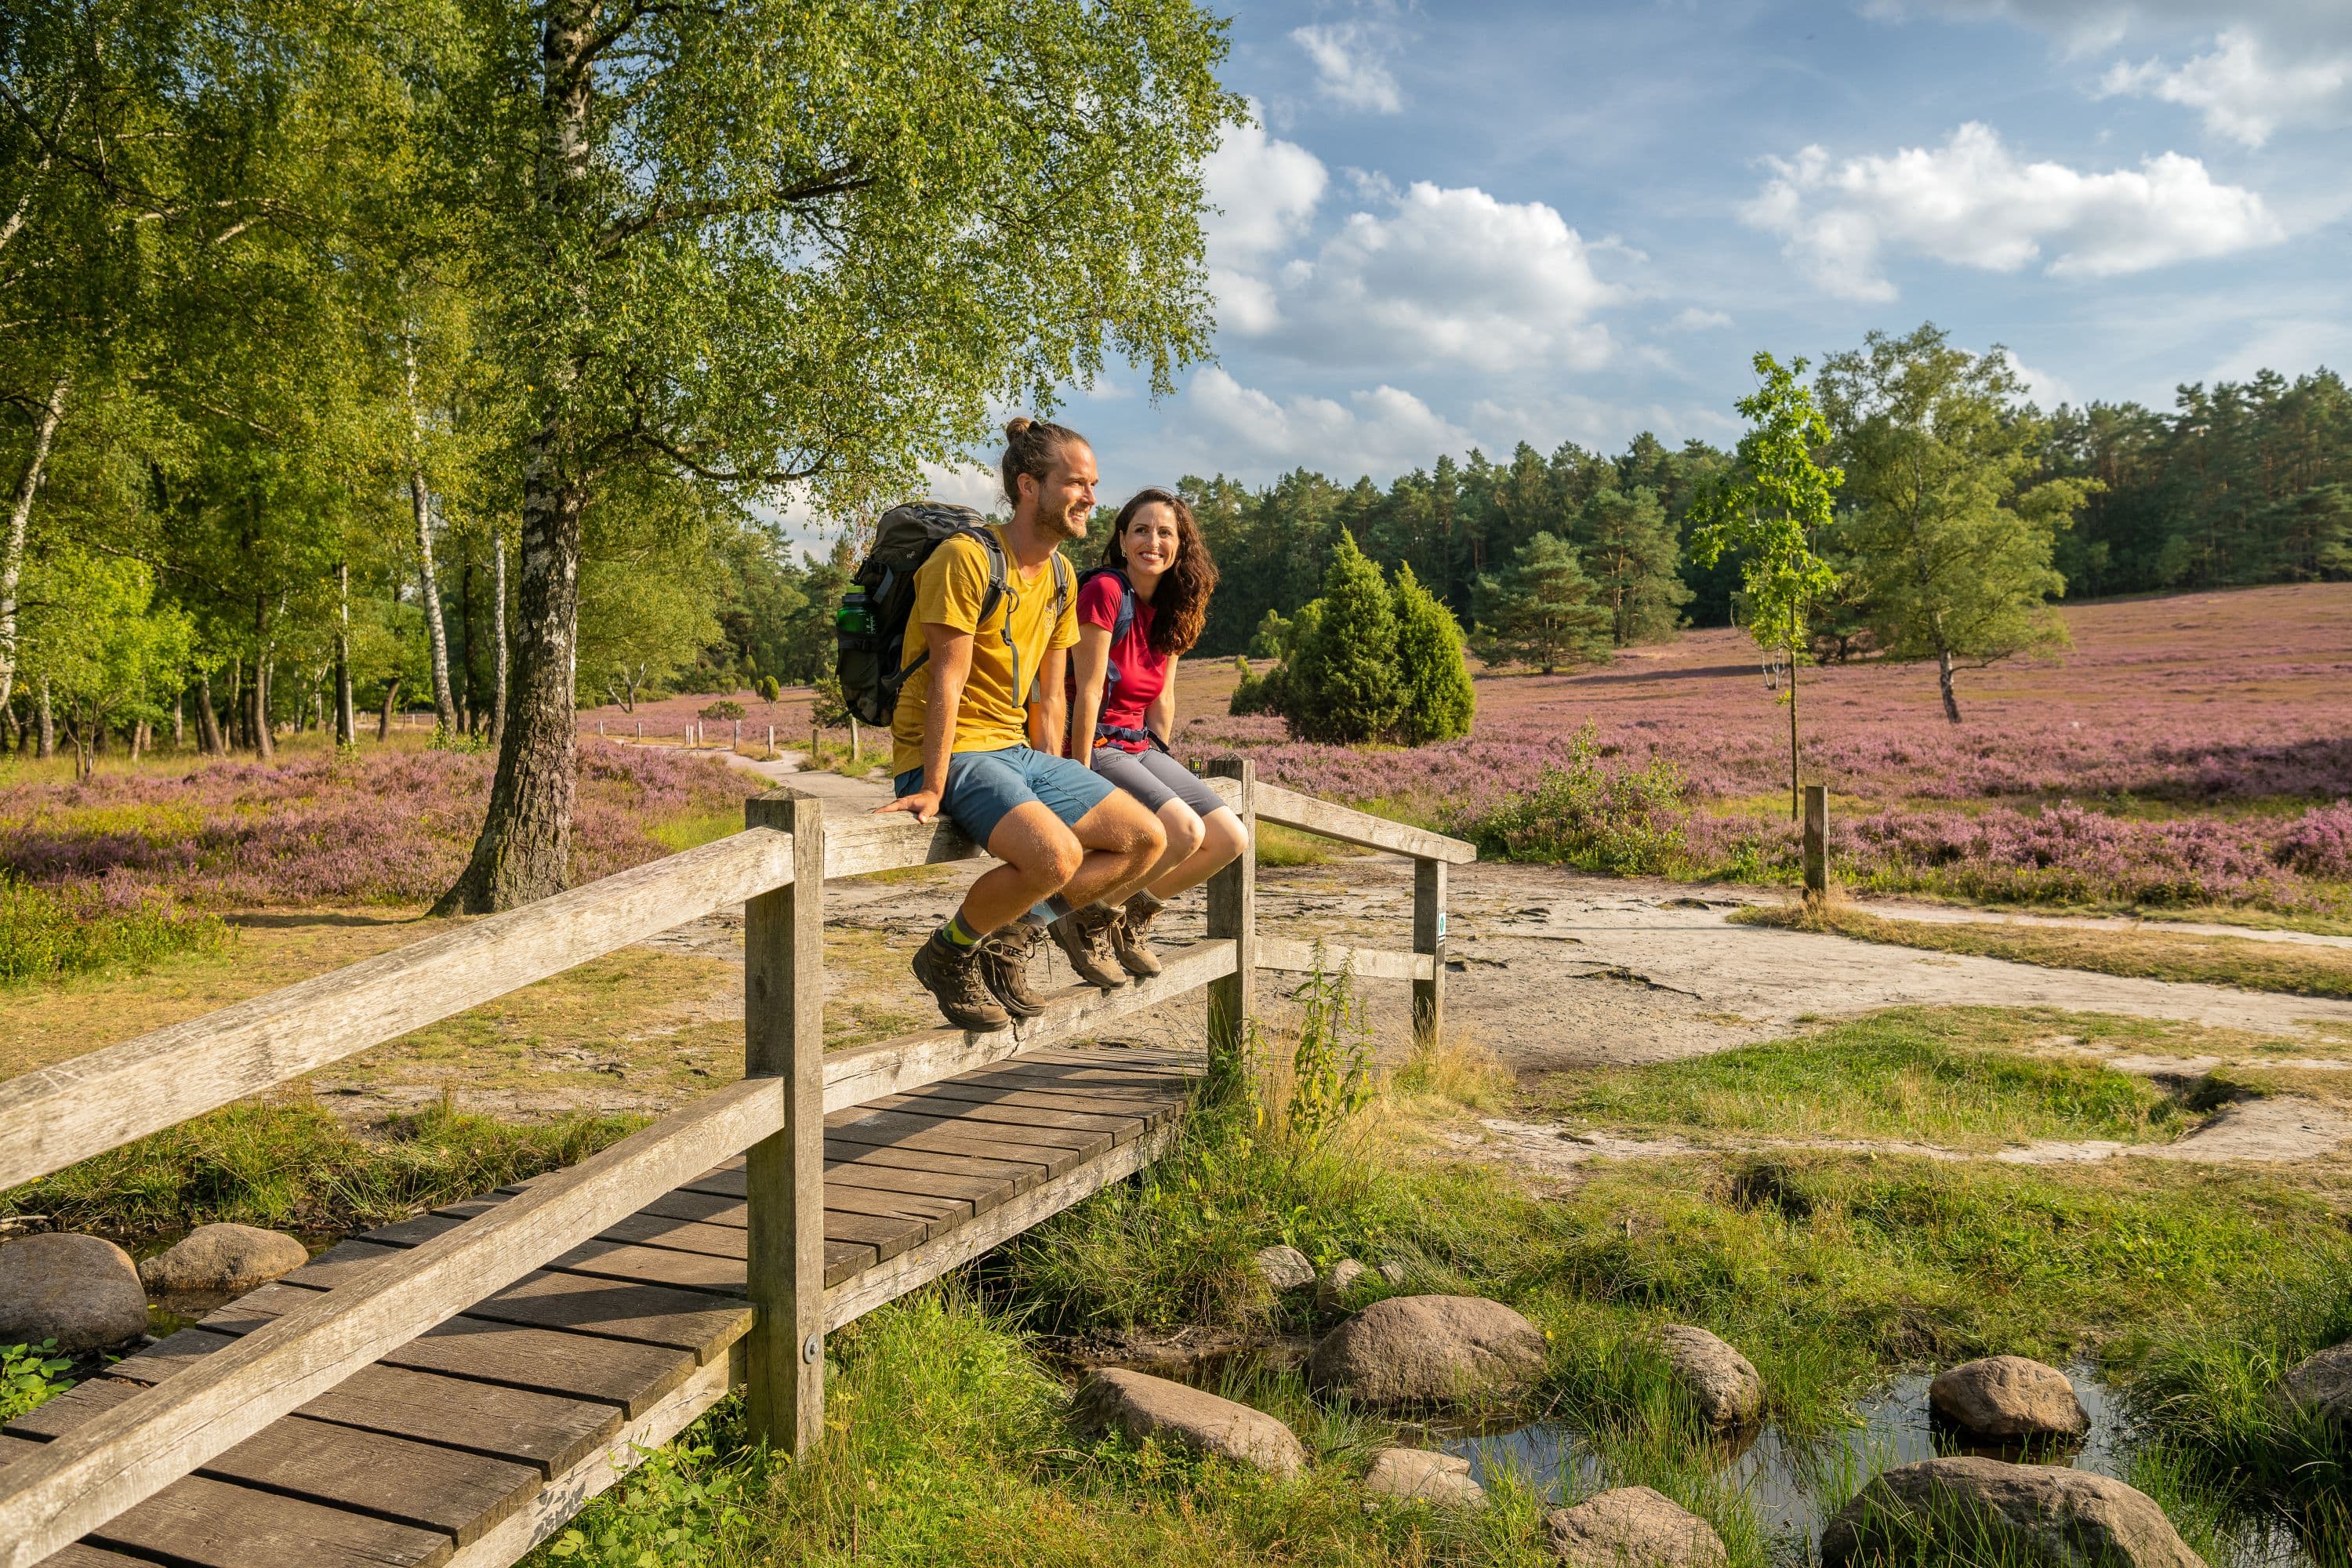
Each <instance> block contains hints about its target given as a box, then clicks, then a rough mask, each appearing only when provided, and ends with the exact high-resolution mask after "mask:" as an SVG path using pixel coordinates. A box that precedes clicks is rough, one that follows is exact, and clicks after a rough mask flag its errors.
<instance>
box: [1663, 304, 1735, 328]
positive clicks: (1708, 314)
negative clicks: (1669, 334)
mask: <svg viewBox="0 0 2352 1568" xmlns="http://www.w3.org/2000/svg"><path fill="white" fill-rule="evenodd" d="M1666 325H1668V326H1670V327H1672V328H1674V329H1675V331H1678V332H1706V331H1714V330H1715V329H1716V328H1717V327H1727V326H1729V325H1731V318H1730V317H1729V316H1727V315H1726V314H1724V313H1723V312H1722V311H1721V310H1700V309H1699V308H1698V307H1697V306H1696V305H1693V306H1691V307H1690V308H1689V309H1688V310H1677V311H1675V319H1674V320H1673V321H1668V322H1667V323H1666Z"/></svg>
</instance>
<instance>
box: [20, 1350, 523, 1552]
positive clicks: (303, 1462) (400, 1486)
mask: <svg viewBox="0 0 2352 1568" xmlns="http://www.w3.org/2000/svg"><path fill="white" fill-rule="evenodd" d="M140 1392H141V1385H139V1384H131V1383H123V1382H121V1381H119V1380H117V1379H114V1378H111V1377H94V1378H89V1379H86V1380H84V1381H83V1382H81V1383H78V1384H75V1385H74V1386H73V1387H72V1388H70V1389H68V1390H67V1391H66V1392H65V1393H63V1394H58V1396H57V1397H56V1398H54V1399H52V1400H50V1401H48V1403H47V1404H45V1405H42V1406H41V1407H40V1408H39V1409H37V1410H35V1411H33V1412H32V1413H31V1414H29V1415H26V1416H24V1417H22V1418H21V1419H19V1420H18V1421H16V1423H15V1424H14V1426H12V1427H11V1428H10V1429H11V1430H12V1431H15V1432H19V1433H22V1434H24V1435H26V1436H34V1437H47V1438H49V1439H51V1440H55V1439H56V1438H58V1437H61V1436H65V1435H66V1434H67V1433H68V1432H71V1431H72V1430H74V1429H75V1428H76V1427H78V1426H81V1425H82V1424H83V1423H84V1422H87V1421H89V1420H92V1419H94V1418H96V1417H97V1416H98V1415H101V1414H103V1413H104V1412H106V1411H108V1410H110V1409H112V1408H114V1407H115V1406H116V1405H121V1403H122V1402H123V1401H125V1400H127V1399H131V1398H135V1397H136V1396H137V1395H138V1394H139V1393H140ZM196 1473H197V1474H199V1475H203V1476H209V1477H211V1478H212V1479H214V1480H216V1481H233V1482H236V1483H238V1484H240V1485H244V1486H250V1487H257V1488H258V1489H261V1490H263V1491H269V1492H277V1493H278V1494H280V1495H281V1496H285V1497H299V1498H304V1499H307V1500H310V1501H311V1502H315V1503H323V1504H325V1505H326V1506H328V1507H330V1508H339V1509H345V1510H350V1511H352V1512H354V1513H364V1514H368V1515H370V1516H372V1517H373V1518H376V1519H388V1520H392V1521H394V1522H397V1523H401V1524H410V1525H414V1526H415V1527H416V1528H417V1529H419V1530H437V1531H440V1532H441V1533H443V1534H445V1535H446V1536H448V1537H450V1538H451V1539H452V1540H453V1541H455V1542H457V1544H458V1545H460V1546H463V1545H465V1544H467V1542H470V1541H472V1540H473V1539H474V1538H475V1537H476V1536H478V1535H479V1534H481V1532H482V1531H485V1530H487V1529H488V1528H489V1527H490V1526H491V1525H493V1524H496V1523H497V1522H498V1521H499V1520H502V1519H504V1518H505V1517H506V1516H507V1515H509V1514H510V1513H512V1512H513V1511H514V1510H516V1509H518V1508H520V1506H521V1505H522V1503H523V1500H525V1499H527V1498H529V1497H530V1495H531V1494H532V1493H534V1492H536V1491H538V1490H539V1489H540V1484H541V1481H542V1480H543V1479H545V1478H543V1477H542V1476H541V1474H540V1471H539V1468H538V1467H537V1466H535V1465H524V1464H517V1463H516V1462H514V1461H513V1460H510V1459H497V1458H487V1457H485V1456H483V1455H480V1454H471V1453H467V1452H466V1451H464V1450H463V1449H459V1448H451V1447H441V1446H440V1445H438V1444H435V1443H429V1442H427V1443H418V1442H412V1441H410V1440H409V1439H407V1438H404V1437H394V1436H388V1435H386V1434H384V1433H381V1432H371V1431H364V1430H361V1429H359V1428H356V1427H351V1426H329V1425H328V1424H326V1423H325V1422H322V1421H310V1420H306V1419H304V1418H303V1417H301V1416H299V1415H289V1416H287V1417H286V1418H285V1419H283V1420H280V1421H274V1422H272V1423H270V1424H269V1425H268V1426H264V1427H263V1428H262V1429H261V1430H260V1431H258V1432H257V1433H255V1434H254V1435H253V1436H250V1437H247V1439H246V1440H245V1441H244V1442H242V1443H239V1444H237V1445H236V1447H233V1448H228V1449H226V1450H224V1451H222V1452H221V1453H218V1454H215V1455H214V1456H213V1457H212V1458H210V1459H208V1460H206V1461H205V1466H204V1468H202V1469H201V1470H199V1471H197V1472H196Z"/></svg>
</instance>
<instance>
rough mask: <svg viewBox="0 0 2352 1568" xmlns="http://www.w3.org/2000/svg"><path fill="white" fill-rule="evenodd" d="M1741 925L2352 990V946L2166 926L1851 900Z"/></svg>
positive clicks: (2047, 961) (2142, 975)
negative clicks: (1862, 904) (1913, 915)
mask: <svg viewBox="0 0 2352 1568" xmlns="http://www.w3.org/2000/svg"><path fill="white" fill-rule="evenodd" d="M1730 919H1731V920H1732V921H1734V922H1735V923H1738V924H1741V925H1760V926H1776V927H1779V928H1780V929H1781V930H1783V931H1822V932H1827V933H1829V934H1832V935H1835V936H1844V937H1853V938H1854V939H1856V940H1858V941H1862V942H1888V943H1892V944H1895V945H1897V946H1902V947H1916V948H1925V949H1927V950H1928V951H1930V952H1962V953H1970V954H1974V955H1977V956H1979V957H1985V958H2004V959H2008V960H2010V961H2011V963H2032V964H2039V965H2042V967H2045V968H2050V969H2086V970H2091V971H2094V972H2095V973H2101V974H2120V975H2126V976H2129V977H2133V978H2138V979H2147V980H2169V981H2194V982H2198V983H2201V984H2207V985H2235V986H2238V987H2240V988H2241V989H2243V990H2248V991H2283V992H2285V993H2287V994H2291V995H2296V996H2337V997H2346V996H2352V949H2347V948H2332V947H2316V946H2310V945H2305V944H2299V943H2294V942H2258V941H2252V940H2250V939H2248V938H2245V937H2227V936H2219V937H2217V936H2196V935H2186V934H2180V933H2177V932H2172V931H2129V930H2116V931H2102V930H2095V929H2091V928H2088V927H2076V926H2041V925H2005V924H1995V923H1990V922H1976V921H1967V922H1963V921H1906V920H1890V919H1887V918H1886V917H1885V916H1882V915H1876V914H1873V913H1871V912H1870V911H1869V910H1864V909H1860V908H1857V907H1856V906H1854V905H1852V904H1838V903H1832V904H1825V905H1813V906H1807V905H1801V904H1783V905H1778V906H1771V907H1766V906H1757V905H1751V906H1749V907H1748V908H1747V909H1743V910H1734V911H1733V912H1732V914H1731V916H1730Z"/></svg>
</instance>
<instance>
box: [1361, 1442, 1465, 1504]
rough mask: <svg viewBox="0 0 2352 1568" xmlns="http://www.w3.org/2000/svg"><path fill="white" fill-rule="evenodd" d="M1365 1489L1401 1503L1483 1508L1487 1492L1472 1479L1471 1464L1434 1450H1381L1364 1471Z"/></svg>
mask: <svg viewBox="0 0 2352 1568" xmlns="http://www.w3.org/2000/svg"><path fill="white" fill-rule="evenodd" d="M1364 1489H1365V1490H1366V1491H1368V1492H1370V1493H1371V1494H1372V1495H1373V1496H1375V1497H1384V1498H1394V1499H1395V1500H1398V1501H1399V1502H1427V1503H1438V1504H1441V1505H1444V1506H1446V1507H1452V1508H1483V1507H1485V1506H1486V1488H1484V1487H1482V1486H1480V1485H1479V1484H1478V1483H1477V1482H1476V1481H1474V1480H1472V1479H1470V1461H1469V1460H1467V1459H1465V1458H1457V1457H1455V1456H1454V1455H1452V1454H1441V1453H1439V1452H1438V1451H1437V1450H1436V1449H1434V1448H1382V1449H1381V1451H1380V1452H1379V1453H1377V1454H1375V1455H1373V1456H1372V1468H1370V1469H1369V1470H1367V1471H1365V1472H1364Z"/></svg>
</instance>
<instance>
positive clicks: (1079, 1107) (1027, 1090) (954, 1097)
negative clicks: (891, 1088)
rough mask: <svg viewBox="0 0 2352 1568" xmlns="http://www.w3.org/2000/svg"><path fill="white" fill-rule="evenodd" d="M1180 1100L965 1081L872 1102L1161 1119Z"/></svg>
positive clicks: (1148, 1092) (1097, 1088)
mask: <svg viewBox="0 0 2352 1568" xmlns="http://www.w3.org/2000/svg"><path fill="white" fill-rule="evenodd" d="M1183 1100H1184V1097H1183V1096H1182V1095H1181V1094H1171V1093H1170V1092H1169V1091H1168V1090H1166V1089H1145V1088H1129V1086H1127V1085H1125V1084H1117V1083H1105V1084H1073V1083H1062V1082H1057V1081H1055V1080H1054V1079H1011V1080H1009V1081H1008V1080H1004V1079H998V1080H995V1081H992V1082H975V1081H973V1080H972V1079H963V1078H951V1079H947V1080H946V1081H945V1082H942V1083H931V1084H925V1085H924V1086H923V1087H922V1088H920V1089H916V1090H914V1091H913V1092H912V1093H909V1094H901V1095H889V1096H886V1097H884V1098H883V1099H881V1100H876V1101H874V1103H875V1104H876V1105H877V1106H889V1105H895V1104H907V1105H937V1106H941V1107H952V1106H957V1105H1026V1106H1032V1107H1034V1108H1036V1109H1038V1110H1067V1111H1074V1112H1076V1113H1077V1114H1079V1115H1084V1116H1112V1117H1130V1118H1132V1117H1143V1118H1145V1119H1147V1120H1148V1119H1150V1118H1151V1117H1155V1116H1160V1115H1164V1114H1166V1113H1167V1112H1169V1111H1171V1110H1174V1109H1175V1108H1176V1107H1177V1106H1179V1105H1181V1104H1182V1103H1183Z"/></svg>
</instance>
